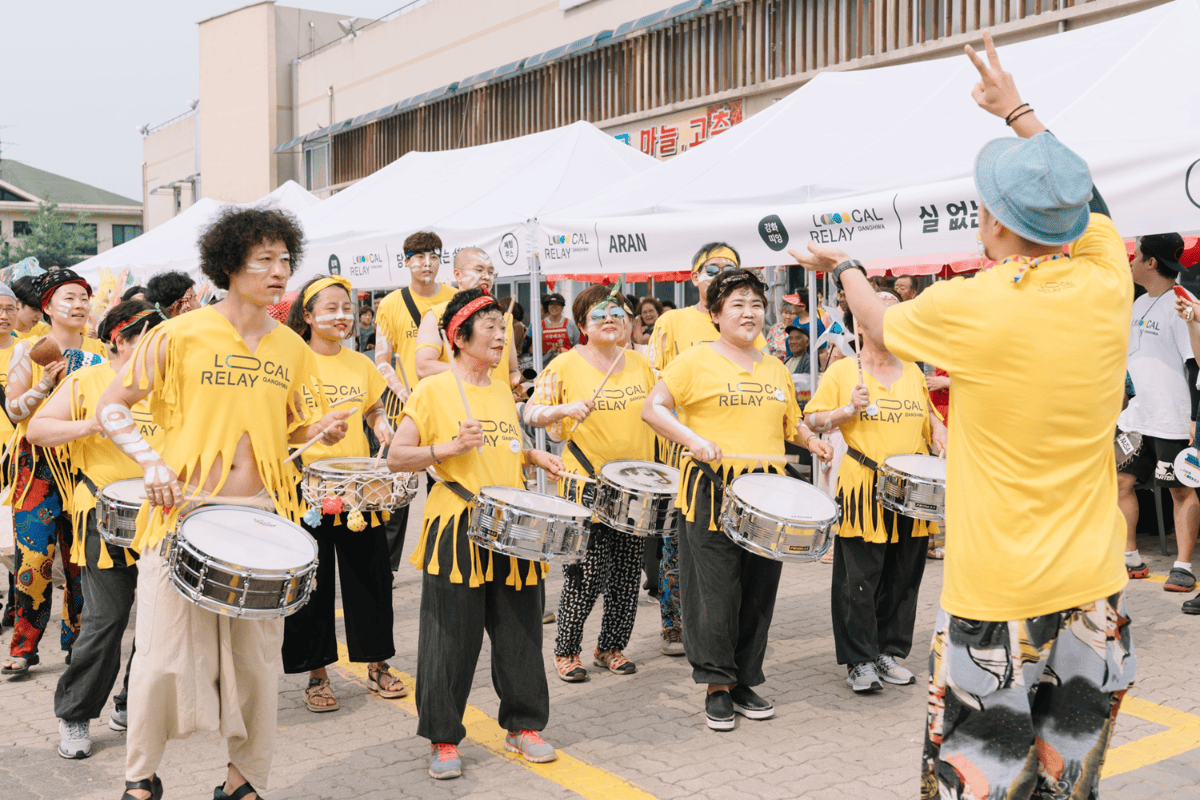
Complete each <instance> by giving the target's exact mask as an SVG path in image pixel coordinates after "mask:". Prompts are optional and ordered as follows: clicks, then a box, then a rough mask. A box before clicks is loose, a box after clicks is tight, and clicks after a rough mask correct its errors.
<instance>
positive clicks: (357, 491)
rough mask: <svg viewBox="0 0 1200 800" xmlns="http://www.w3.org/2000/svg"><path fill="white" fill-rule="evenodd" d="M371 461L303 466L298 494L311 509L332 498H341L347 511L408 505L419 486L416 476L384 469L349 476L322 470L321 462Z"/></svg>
mask: <svg viewBox="0 0 1200 800" xmlns="http://www.w3.org/2000/svg"><path fill="white" fill-rule="evenodd" d="M372 460H373V459H347V458H331V459H320V460H318V461H313V462H312V463H310V464H306V465H305V466H304V478H303V481H302V483H301V484H300V495H301V496H302V497H303V498H304V502H306V503H308V504H309V505H310V506H313V507H314V508H320V507H321V504H322V503H324V501H325V500H328V499H333V498H340V499H341V500H342V502H343V503H345V504H346V506H347V508H356V509H358V510H359V511H395V510H396V509H398V508H404V507H405V506H407V505H409V504H410V503H411V502H412V501H413V499H414V498H415V497H416V496H417V489H418V487H419V486H420V481H419V480H418V478H417V475H416V473H403V472H388V471H387V470H386V469H380V470H378V471H368V470H364V471H362V472H354V473H351V472H346V471H336V472H335V471H332V470H324V469H323V468H322V464H323V463H329V462H337V461H340V462H346V461H368V462H369V461H372Z"/></svg>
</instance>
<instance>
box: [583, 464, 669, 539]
mask: <svg viewBox="0 0 1200 800" xmlns="http://www.w3.org/2000/svg"><path fill="white" fill-rule="evenodd" d="M592 510H593V511H594V512H595V514H596V519H597V520H599V521H600V522H602V523H603V524H605V525H607V526H608V527H610V528H612V529H613V530H614V531H617V532H619V533H627V534H629V535H630V536H642V537H645V536H674V535H675V527H676V525H677V524H678V522H679V509H677V508H676V507H675V493H674V492H672V493H670V494H655V493H653V492H647V491H643V490H640V489H633V488H630V487H626V486H618V485H617V484H615V483H611V482H609V481H606V480H604V478H603V477H600V478H597V480H596V504H595V505H594V506H593V507H592Z"/></svg>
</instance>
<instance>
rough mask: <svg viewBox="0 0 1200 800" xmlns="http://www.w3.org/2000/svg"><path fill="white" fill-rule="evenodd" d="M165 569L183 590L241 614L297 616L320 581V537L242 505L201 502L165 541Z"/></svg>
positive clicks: (212, 607)
mask: <svg viewBox="0 0 1200 800" xmlns="http://www.w3.org/2000/svg"><path fill="white" fill-rule="evenodd" d="M166 541H167V545H166V559H167V570H168V572H169V573H170V577H171V583H172V584H173V585H174V586H175V588H176V589H177V590H178V591H179V593H180V594H181V595H183V596H184V597H186V598H187V599H188V600H190V601H192V602H193V603H195V604H196V605H198V606H200V607H201V608H204V609H207V610H209V611H214V612H216V613H217V614H224V615H225V616H228V617H240V618H241V619H277V618H279V617H286V616H288V615H289V614H294V613H295V612H296V611H298V610H299V609H300V607H301V606H303V605H304V604H305V603H307V602H308V597H309V595H310V594H311V593H312V589H313V585H314V584H315V582H316V578H317V542H316V540H315V539H313V538H312V537H311V536H309V535H308V534H307V533H305V531H304V529H303V528H301V527H300V526H299V525H294V524H292V523H291V522H289V521H287V520H286V519H284V518H282V517H279V516H276V515H275V514H271V513H268V512H266V511H260V510H258V509H255V508H246V507H244V506H224V505H211V506H201V507H199V508H197V509H196V510H195V511H191V512H189V513H188V514H187V515H186V516H184V517H183V518H182V520H181V521H180V523H179V529H178V531H176V532H175V534H174V535H173V536H172V537H170V538H169V539H167V540H166Z"/></svg>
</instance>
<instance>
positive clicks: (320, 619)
mask: <svg viewBox="0 0 1200 800" xmlns="http://www.w3.org/2000/svg"><path fill="white" fill-rule="evenodd" d="M351 293H352V287H351V285H350V281H348V280H346V279H345V278H343V277H341V276H340V275H339V276H333V277H320V276H319V277H316V278H313V279H312V280H310V281H309V282H308V283H306V284H304V285H303V286H302V287H300V292H299V294H300V297H299V301H298V302H296V303H293V304H292V308H291V311H290V312H289V314H288V327H290V328H291V329H292V330H294V331H295V332H296V333H298V334H300V338H302V339H304V341H306V342H308V346H309V347H310V348H312V351H313V355H314V356H315V357H316V362H317V379H318V381H319V382H320V385H321V391H322V392H323V393H324V395H325V399H326V400H327V401H328V403H329V404H330V405H331V406H332V405H333V404H334V403H338V404H339V406H338V407H339V408H353V409H356V410H360V411H362V414H363V419H365V420H366V421H367V424H368V425H370V426H371V427H372V429H373V430H374V432H375V435H376V437H378V439H379V441H380V442H382V443H383V444H385V445H386V444H387V443H388V441H390V440H391V436H392V429H391V426H390V425H388V421H387V412H386V411H385V410H384V407H383V400H382V399H381V398H382V397H383V390H384V388H385V387H386V386H387V384H386V383H385V382H384V380H383V376H382V375H380V374H379V371H378V370H377V369H376V368H375V363H374V362H373V361H372V360H371V359H369V358H368V357H367V356H365V355H363V354H362V353H357V352H355V351H354V350H353V349H351V348H349V347H343V346H342V341H343V340H344V339H346V338H347V337H348V336H349V335H350V334H351V332H352V329H353V325H354V303H353V300H352V299H351ZM356 396H357V397H358V399H357V400H353V399H352V398H354V397H356ZM307 399H309V400H310V401H311V402H310V406H311V407H314V408H315V407H316V405H317V403H316V398H313V397H311V396H310V397H308V398H307ZM343 400H347V401H350V402H351V403H352V405H346V404H342V403H341V401H343ZM367 455H370V453H369V451H368V446H367V436H366V433H365V431H364V430H363V427H362V425H361V424H359V423H358V422H357V420H356V421H355V422H354V424H353V425H351V426H350V427H349V431H348V432H347V434H346V437H345V438H344V439H342V440H341V441H340V442H338V443H337V444H335V445H323V444H320V443H318V444H317V445H315V446H313V447H310V448H308V449H307V450H305V451H304V453H303V454H302V456H301V458H302V459H303V461H304V463H305V464H306V465H308V464H312V463H313V462H315V461H320V460H322V459H326V458H354V457H363V456H367ZM381 469H382V466H381ZM331 500H332V502H331V503H329V504H328V507H311V508H309V510H308V511H307V512H306V513H305V515H304V518H303V519H302V520H301V523H302V524H303V525H304V528H305V530H307V531H308V532H309V534H311V535H312V537H313V538H314V539H316V541H317V547H318V567H317V585H316V588H315V589H314V590H313V593H312V596H311V597H310V598H309V600H308V603H306V604H305V605H304V607H303V608H301V609H300V610H299V611H297V612H296V613H295V614H292V615H291V616H290V617H288V618H287V619H286V620H285V621H284V626H283V671H284V672H285V673H287V674H289V675H294V674H296V673H302V672H307V673H308V686H307V688H306V689H305V690H304V703H305V705H306V706H307V707H308V710H309V711H313V712H318V713H319V712H325V711H336V710H337V709H338V707H339V704H338V701H337V698H336V697H335V696H334V694H333V690H332V688H331V687H330V684H329V673H328V672H327V671H326V667H327V666H329V665H330V664H333V663H336V662H337V660H338V649H337V637H336V631H335V624H336V621H335V620H334V591H333V582H334V581H333V578H334V572H335V568H336V572H337V574H338V575H339V577H340V579H341V586H342V607H343V610H344V612H345V621H346V648H347V650H348V654H349V657H350V660H351V661H354V662H358V663H363V662H365V663H366V664H367V679H368V682H367V686H368V687H370V689H371V691H373V692H375V693H376V694H378V695H379V696H380V697H385V698H394V697H403V696H404V695H406V694H407V693H408V690H407V689H406V688H405V687H404V683H403V682H402V681H401V680H400V679H399V678H398V677H396V676H395V675H393V674H392V673H391V671H390V669H389V667H388V665H387V663H386V662H387V659H389V658H391V657H392V656H393V655H395V653H396V646H395V643H394V640H393V638H392V573H391V569H390V565H389V562H388V546H387V535H386V534H385V533H384V527H383V521H382V520H381V519H380V517H379V514H378V513H376V512H370V511H368V512H367V513H366V514H363V513H362V511H361V510H360V509H357V508H349V507H347V508H343V507H342V505H343V503H342V501H341V499H340V498H338V499H333V498H331Z"/></svg>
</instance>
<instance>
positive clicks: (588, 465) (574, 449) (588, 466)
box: [567, 440, 596, 478]
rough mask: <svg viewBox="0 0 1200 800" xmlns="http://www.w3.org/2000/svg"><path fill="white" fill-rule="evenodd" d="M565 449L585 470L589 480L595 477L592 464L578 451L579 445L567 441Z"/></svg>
mask: <svg viewBox="0 0 1200 800" xmlns="http://www.w3.org/2000/svg"><path fill="white" fill-rule="evenodd" d="M567 449H568V450H570V451H571V455H573V456H575V459H576V460H577V461H578V462H579V465H580V466H581V467H583V468H584V469H585V470H587V474H588V477H589V478H594V477H596V468H595V467H593V466H592V462H591V461H589V460H588V457H587V456H586V455H584V454H583V450H581V449H579V445H577V444H575V442H574V441H571V440H568V441H567Z"/></svg>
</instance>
